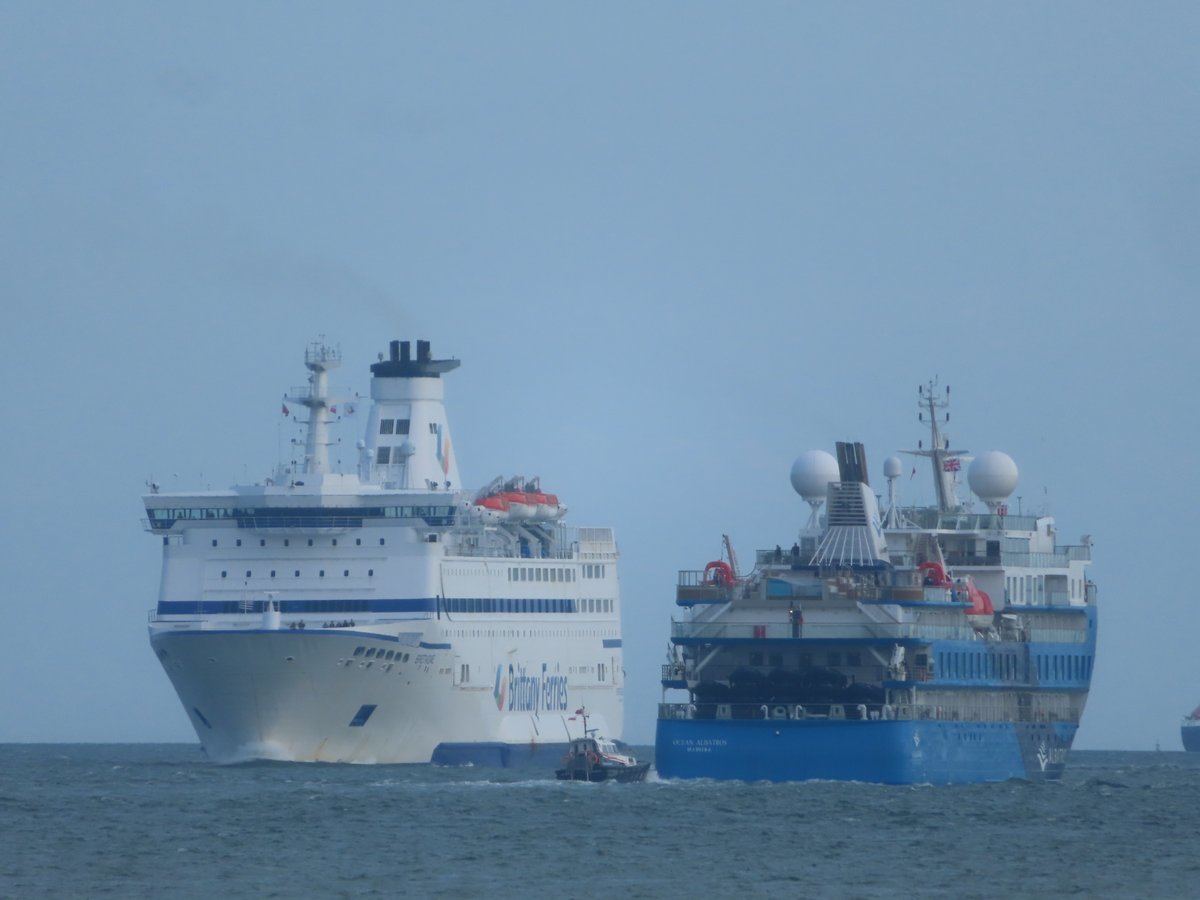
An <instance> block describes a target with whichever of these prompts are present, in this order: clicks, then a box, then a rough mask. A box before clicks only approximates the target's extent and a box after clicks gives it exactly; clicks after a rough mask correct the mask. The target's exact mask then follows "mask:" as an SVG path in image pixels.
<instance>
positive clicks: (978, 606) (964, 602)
mask: <svg viewBox="0 0 1200 900" xmlns="http://www.w3.org/2000/svg"><path fill="white" fill-rule="evenodd" d="M918 399H919V407H920V411H921V419H922V420H923V421H925V422H927V424H928V427H929V429H930V430H929V444H928V446H925V445H924V444H923V443H919V444H918V447H917V448H916V449H914V450H909V451H905V452H907V453H909V454H911V455H913V456H916V457H917V458H918V459H925V460H928V463H929V464H930V466H931V468H932V472H933V479H934V487H935V493H936V502H935V504H934V505H932V506H925V507H902V506H901V505H900V504H899V503H898V501H897V493H898V485H897V481H898V479H899V478H900V476H901V474H902V473H903V472H904V470H905V467H904V466H903V464H902V463H901V461H900V459H899V458H897V457H889V458H888V459H887V460H886V461H885V462H884V466H883V471H884V475H885V477H886V479H887V491H886V496H881V497H877V496H876V494H875V493H873V492H872V490H871V487H870V484H869V479H868V467H867V460H866V453H865V450H864V448H863V446H862V444H857V443H852V442H843V443H838V444H837V456H836V458H835V457H833V456H831V455H830V454H828V453H826V452H824V451H810V452H807V453H805V454H802V455H801V456H800V457H799V458H798V459H797V460H796V461H795V463H794V465H793V467H792V471H791V481H792V485H793V487H794V488H795V490H796V491H797V492H798V493H799V494H800V495H801V496H802V497H803V498H804V500H805V501H807V503H808V504H809V507H810V510H811V514H810V516H809V518H808V522H807V524H806V525H805V526H804V527H803V528H802V529H801V530H800V532H799V534H798V535H797V536H796V539H795V540H794V541H787V542H781V543H780V545H777V546H776V547H775V548H774V549H767V550H760V551H758V552H757V554H756V561H755V565H754V568H753V570H752V571H751V572H750V573H748V574H745V575H742V574H740V573H738V572H737V571H736V561H735V558H734V556H733V554H732V552H730V553H729V554H728V555H727V556H726V557H724V558H722V559H718V560H714V561H712V562H711V563H709V564H708V565H707V566H706V567H705V569H704V570H702V571H700V570H687V571H682V572H680V573H679V580H678V585H677V588H676V603H677V606H678V608H679V613H678V614H677V616H676V617H675V618H674V619H673V621H672V631H671V639H670V645H669V659H668V662H667V664H666V665H664V666H663V672H662V684H663V692H664V700H663V703H662V704H661V705H660V707H659V717H658V726H657V741H656V762H655V765H656V767H657V769H658V771H659V773H660V774H661V775H662V776H663V777H668V778H688V777H710V778H732V779H744V780H759V779H763V780H774V781H784V780H806V779H844V780H859V781H871V782H886V783H901V784H903V783H926V782H927V783H935V784H944V783H964V782H979V781H997V780H1004V779H1008V778H1027V779H1031V780H1044V779H1055V778H1058V777H1059V776H1060V775H1061V774H1062V771H1063V767H1064V765H1065V763H1066V759H1067V754H1068V751H1069V750H1070V747H1071V742H1072V740H1073V738H1074V735H1075V732H1076V729H1077V727H1078V725H1079V721H1080V717H1081V715H1082V713H1083V709H1084V705H1085V702H1086V699H1087V694H1088V687H1089V684H1090V681H1091V677H1092V669H1093V664H1094V661H1095V648H1096V624H1097V618H1096V587H1095V585H1094V584H1093V583H1092V582H1091V581H1090V580H1089V579H1088V577H1087V575H1086V566H1087V565H1088V563H1089V562H1090V559H1091V540H1090V538H1089V537H1087V536H1085V537H1084V538H1082V539H1081V540H1080V542H1079V543H1077V544H1062V543H1060V542H1059V540H1058V534H1057V528H1056V525H1055V521H1054V519H1053V518H1052V517H1050V516H1048V515H1043V514H1036V515H1029V514H1024V513H1023V512H1022V511H1021V510H1020V508H1018V509H1016V510H1013V509H1012V508H1011V507H1010V505H1009V498H1010V497H1011V495H1012V494H1013V492H1014V490H1015V488H1016V484H1017V467H1016V464H1015V463H1014V462H1013V460H1012V459H1011V458H1010V457H1009V456H1008V455H1007V454H1005V453H1002V452H1000V451H988V452H986V453H981V454H979V455H978V456H974V457H972V456H971V455H970V454H969V453H968V451H966V450H964V449H958V448H955V449H951V448H950V446H949V441H948V439H947V438H946V436H945V435H944V434H943V431H942V428H941V426H940V422H942V423H944V422H945V421H946V420H948V413H947V412H946V409H945V408H946V406H947V404H948V402H949V388H946V390H945V393H943V392H942V390H941V389H940V387H939V386H938V385H937V384H936V383H932V382H931V383H930V384H928V385H923V386H922V387H921V389H920V390H919V393H918ZM914 472H915V469H914ZM964 472H965V474H966V475H967V479H968V483H969V486H970V489H971V491H972V492H973V493H974V494H975V496H976V497H977V498H978V500H979V501H981V502H982V504H983V506H984V507H985V509H983V510H980V509H978V507H977V504H976V503H974V502H963V501H960V499H959V497H958V489H959V486H960V485H959V477H960V475H962V474H963V473H964ZM789 544H790V546H789Z"/></svg>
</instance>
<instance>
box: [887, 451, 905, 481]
mask: <svg viewBox="0 0 1200 900" xmlns="http://www.w3.org/2000/svg"><path fill="white" fill-rule="evenodd" d="M903 471H904V463H902V462H900V457H898V456H889V457H888V458H887V459H885V460H884V461H883V477H884V478H899V477H900V474H901V473H902V472H903Z"/></svg>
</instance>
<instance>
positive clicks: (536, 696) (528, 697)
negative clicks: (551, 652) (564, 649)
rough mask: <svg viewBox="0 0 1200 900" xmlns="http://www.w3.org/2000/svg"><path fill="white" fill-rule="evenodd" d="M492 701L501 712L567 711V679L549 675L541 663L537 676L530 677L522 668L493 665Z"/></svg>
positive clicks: (547, 669)
mask: <svg viewBox="0 0 1200 900" xmlns="http://www.w3.org/2000/svg"><path fill="white" fill-rule="evenodd" d="M492 699H493V700H495V701H496V709H498V710H500V711H501V712H532V713H537V712H542V711H543V710H549V711H561V710H566V709H567V676H566V675H554V674H551V673H550V666H549V665H548V664H547V663H542V671H541V672H540V673H537V674H534V675H529V674H527V673H526V669H525V667H524V666H515V665H512V664H509V665H508V667H507V668H506V667H505V666H503V665H499V666H496V685H495V687H493V688H492Z"/></svg>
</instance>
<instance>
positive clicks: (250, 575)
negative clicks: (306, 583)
mask: <svg viewBox="0 0 1200 900" xmlns="http://www.w3.org/2000/svg"><path fill="white" fill-rule="evenodd" d="M275 574H276V573H275V570H274V569H272V570H271V575H270V577H271V578H274V577H275ZM221 577H222V578H228V577H229V571H228V570H227V569H222V570H221ZM246 577H247V578H253V577H254V570H253V569H247V570H246ZM293 577H294V578H299V577H300V570H299V569H296V570H295V571H294V575H293ZM317 577H318V578H324V577H325V570H324V569H318V570H317ZM342 577H343V578H349V577H350V570H349V569H342ZM367 577H368V578H374V577H375V570H374V569H367Z"/></svg>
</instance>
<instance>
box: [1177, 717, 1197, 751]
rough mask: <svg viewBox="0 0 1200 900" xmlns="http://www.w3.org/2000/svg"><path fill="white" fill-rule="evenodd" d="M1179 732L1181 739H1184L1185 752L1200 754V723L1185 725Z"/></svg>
mask: <svg viewBox="0 0 1200 900" xmlns="http://www.w3.org/2000/svg"><path fill="white" fill-rule="evenodd" d="M1179 732H1180V737H1182V738H1183V749H1184V750H1190V751H1192V752H1200V722H1194V723H1191V724H1188V725H1184V726H1183V727H1182V728H1180V729H1179Z"/></svg>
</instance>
